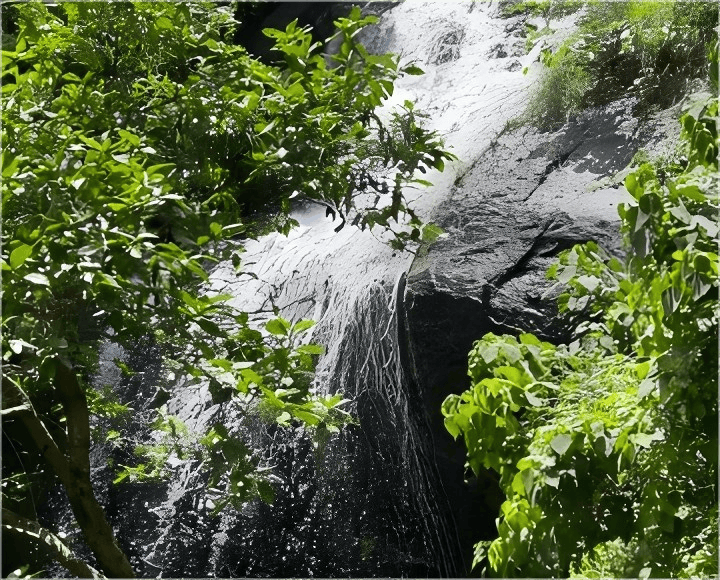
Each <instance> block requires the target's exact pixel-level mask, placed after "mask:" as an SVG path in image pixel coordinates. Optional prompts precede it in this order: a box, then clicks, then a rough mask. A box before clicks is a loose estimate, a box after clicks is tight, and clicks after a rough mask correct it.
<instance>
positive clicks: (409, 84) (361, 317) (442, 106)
mask: <svg viewBox="0 0 720 580" xmlns="http://www.w3.org/2000/svg"><path fill="white" fill-rule="evenodd" d="M495 9H496V7H495V6H493V5H492V3H487V2H475V1H474V0H457V1H453V2H438V1H437V0H406V1H405V2H404V3H402V4H399V5H397V6H395V7H393V8H392V9H390V10H388V11H386V12H384V13H383V15H382V21H381V23H380V24H379V25H378V26H377V27H375V28H374V29H373V30H370V31H369V32H366V33H365V40H364V41H365V43H366V45H367V47H368V48H369V49H370V50H371V51H374V52H394V53H396V54H399V55H400V56H401V62H402V63H403V64H406V63H408V62H414V63H416V64H417V65H419V66H420V67H421V68H423V69H424V70H425V73H426V74H425V75H423V76H419V77H408V78H405V79H402V80H401V81H399V82H398V85H397V88H396V91H395V94H394V95H393V97H392V99H391V101H392V102H391V103H389V104H388V106H392V103H393V102H394V103H402V102H403V100H404V99H406V98H409V99H412V100H415V101H416V102H417V110H418V111H421V112H424V113H426V114H427V115H428V118H427V121H426V123H425V125H426V126H427V127H428V128H430V129H434V130H436V131H438V132H439V133H440V134H441V135H443V136H444V138H445V139H446V144H447V145H449V146H450V147H451V150H452V151H453V152H454V153H455V154H456V155H458V157H459V159H460V161H459V162H458V163H456V164H454V166H452V167H449V168H448V169H447V170H446V172H445V173H444V174H435V175H431V176H429V179H430V180H431V181H433V182H434V183H435V186H434V187H432V188H428V189H424V190H422V191H417V192H416V194H414V195H415V201H414V204H413V207H414V208H415V209H416V211H417V212H418V213H419V214H420V215H421V216H422V217H424V218H426V219H432V213H433V208H434V207H436V206H437V205H438V204H442V203H444V201H445V198H446V196H447V194H448V192H449V190H450V187H451V184H452V182H453V181H454V179H455V177H456V176H457V175H458V173H459V172H460V171H461V170H463V169H464V168H466V167H468V166H469V165H470V164H471V163H472V162H473V161H474V160H475V159H476V158H477V157H478V156H479V155H481V153H482V151H483V150H484V149H485V148H486V147H488V145H489V144H490V141H491V139H492V138H493V137H494V136H495V135H497V134H498V133H500V132H501V131H502V130H503V127H504V126H505V123H506V122H507V121H508V120H509V119H510V118H512V117H513V116H514V115H516V114H517V113H518V112H519V111H520V107H521V103H522V102H523V100H524V90H525V88H526V87H527V86H528V84H529V80H528V77H527V76H524V75H522V74H520V72H519V69H521V68H522V67H523V66H524V65H525V62H524V59H526V58H531V57H525V56H513V53H514V52H515V53H519V52H522V51H515V49H514V48H512V47H511V44H512V42H513V41H514V40H517V39H513V38H512V37H511V36H510V32H509V31H508V30H509V29H507V28H506V27H507V26H508V20H500V19H499V18H496V17H495V16H494V15H493V13H494V11H495ZM508 55H510V56H508ZM409 197H412V196H409ZM324 213H325V212H324V208H322V209H321V208H318V207H315V206H312V205H310V206H305V207H302V208H298V209H297V210H296V213H295V217H296V219H298V221H299V223H300V225H299V226H298V227H297V228H296V229H294V230H293V231H292V232H290V234H289V235H288V236H282V235H280V234H271V235H268V236H265V237H263V238H261V239H259V240H256V241H252V242H249V243H248V244H247V245H246V252H245V254H243V261H244V273H241V274H240V275H238V274H236V273H235V270H234V268H233V267H232V266H231V265H229V264H223V265H220V266H219V267H218V268H217V269H216V270H215V272H214V273H213V275H212V287H213V289H214V290H217V291H222V292H229V293H231V294H232V295H233V296H234V299H233V300H234V301H235V302H236V303H237V305H238V306H240V308H241V309H242V310H245V311H250V312H256V313H257V314H258V315H259V316H262V315H263V313H264V312H270V311H271V310H272V308H273V306H276V307H278V308H279V309H280V312H281V314H282V316H283V317H285V318H287V319H289V320H297V319H300V318H312V319H314V320H317V321H318V325H317V326H316V327H315V329H314V335H313V337H312V339H313V341H314V342H317V343H320V344H323V345H325V346H326V348H327V352H326V354H325V355H324V356H322V357H321V358H320V361H319V364H318V367H317V373H316V385H317V388H318V389H319V390H321V391H323V392H343V393H344V394H345V395H346V397H348V398H350V399H352V403H351V408H350V410H351V411H352V413H353V416H354V417H355V418H356V423H357V424H355V425H350V426H349V427H347V428H346V429H345V430H344V431H343V432H342V433H340V434H339V435H336V436H333V437H331V438H330V439H329V440H327V441H324V442H321V443H320V444H317V442H315V443H314V442H313V441H312V438H310V437H308V436H306V435H305V434H304V433H303V432H302V430H301V429H300V428H297V429H291V428H288V429H283V428H278V427H277V426H273V425H272V424H270V423H268V422H263V421H262V420H261V419H259V418H255V419H245V420H244V422H243V424H242V425H241V426H240V427H239V429H240V430H241V431H242V432H243V433H244V434H245V435H246V436H247V437H248V438H249V439H250V440H251V441H252V443H253V447H254V448H256V449H263V454H264V458H265V460H266V462H267V463H268V464H271V465H273V467H274V469H273V473H274V476H275V477H276V481H277V485H276V488H277V489H276V491H277V495H276V499H275V501H274V502H273V504H272V505H268V504H264V503H261V502H259V501H257V502H251V503H249V504H247V505H246V506H245V507H244V508H243V509H242V510H240V511H238V512H233V511H232V510H226V512H224V513H223V514H222V515H221V516H219V517H216V518H211V517H210V516H209V515H208V514H209V511H210V510H209V508H208V506H207V505H206V504H205V503H203V502H204V500H203V499H202V498H203V485H202V481H201V479H200V478H199V476H198V475H197V474H196V473H194V472H193V469H192V466H191V465H190V464H185V465H178V468H177V472H176V474H175V475H174V476H173V478H172V480H171V481H170V482H169V483H168V484H167V485H161V486H147V485H145V486H144V487H143V486H137V487H135V486H124V487H122V488H121V489H120V490H119V491H118V490H115V491H113V490H105V493H106V494H107V495H106V498H107V501H108V502H109V503H110V504H112V505H116V506H123V505H134V506H137V507H138V508H140V511H141V512H142V513H143V514H144V515H143V516H142V517H140V516H138V514H133V515H132V516H128V515H123V514H122V513H120V512H118V513H116V514H112V513H111V517H112V518H113V519H114V521H115V523H116V525H117V528H118V536H119V540H120V541H121V543H122V544H123V546H124V547H125V549H126V550H127V551H128V552H129V553H130V554H131V558H132V561H133V564H134V565H135V566H136V569H137V570H138V572H139V574H141V575H143V576H158V575H160V576H166V577H168V576H188V575H190V576H197V577H202V576H226V577H233V576H235V577H237V576H275V577H282V576H335V577H337V576H396V577H399V576H461V575H465V574H466V573H467V572H468V557H469V556H470V555H471V553H470V549H471V548H470V547H471V545H472V540H473V539H476V538H469V537H468V538H461V537H459V534H458V530H457V526H456V522H455V519H454V516H453V510H454V509H455V510H456V507H453V506H452V505H451V502H450V501H449V499H448V497H447V494H446V492H445V491H444V487H443V474H440V473H438V469H437V466H436V461H435V458H434V446H433V440H432V434H431V430H430V428H429V422H428V414H430V413H439V412H440V411H439V409H436V408H431V409H429V408H427V407H426V400H425V397H424V394H423V393H422V392H420V391H419V389H418V387H417V382H416V380H415V378H414V376H413V373H414V371H413V364H412V361H411V360H410V357H409V356H408V354H407V352H406V349H407V338H406V336H405V317H404V316H403V309H404V305H403V303H404V280H405V277H404V274H405V272H407V271H408V270H409V268H410V265H411V263H412V260H413V254H411V253H401V252H396V251H394V250H392V249H390V247H389V246H388V245H386V244H385V243H383V242H382V240H379V239H377V238H376V237H375V235H373V233H371V232H368V231H359V230H358V229H356V228H353V227H351V226H346V227H345V228H343V229H342V230H340V231H339V232H335V231H334V230H335V226H336V224H334V223H333V222H332V221H331V220H330V218H326V217H325V216H324ZM138 387H139V385H135V388H138ZM140 388H141V387H140ZM195 389H196V390H195V391H192V392H189V391H188V390H187V389H182V388H181V389H178V390H177V391H175V392H174V393H172V394H171V396H170V399H169V400H168V402H167V406H168V410H169V412H171V413H175V414H178V415H179V416H180V417H181V418H182V419H183V420H185V421H186V423H187V424H188V426H189V427H190V428H193V427H198V426H200V425H204V424H208V422H210V421H211V420H217V417H216V416H215V415H214V414H215V413H216V412H217V410H216V409H214V408H213V407H212V406H211V404H210V401H209V396H208V394H207V392H206V390H205V389H203V388H202V387H196V388H195ZM110 511H111V512H112V509H110Z"/></svg>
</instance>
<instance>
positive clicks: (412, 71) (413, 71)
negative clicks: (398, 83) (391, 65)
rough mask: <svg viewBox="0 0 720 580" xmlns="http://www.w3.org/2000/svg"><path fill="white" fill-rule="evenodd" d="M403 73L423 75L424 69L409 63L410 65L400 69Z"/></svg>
mask: <svg viewBox="0 0 720 580" xmlns="http://www.w3.org/2000/svg"><path fill="white" fill-rule="evenodd" d="M400 70H401V71H402V72H404V73H405V74H409V75H413V76H419V75H424V74H425V71H424V70H423V69H421V68H420V67H418V66H415V65H414V64H411V65H410V66H406V67H405V68H402V69H400Z"/></svg>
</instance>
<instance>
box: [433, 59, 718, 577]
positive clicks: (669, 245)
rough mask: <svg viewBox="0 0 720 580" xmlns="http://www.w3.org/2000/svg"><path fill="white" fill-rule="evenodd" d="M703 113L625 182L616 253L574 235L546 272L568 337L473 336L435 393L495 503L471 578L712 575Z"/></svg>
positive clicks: (713, 485) (711, 358) (709, 185)
mask: <svg viewBox="0 0 720 580" xmlns="http://www.w3.org/2000/svg"><path fill="white" fill-rule="evenodd" d="M711 60H712V62H713V67H715V70H717V69H716V67H717V47H716V48H715V49H714V51H713V55H712V59H711ZM713 79H714V82H715V88H716V89H717V76H714V77H713ZM717 119H718V102H717V99H715V98H711V99H709V100H708V101H707V102H706V103H705V106H704V107H701V108H700V107H699V108H698V109H697V110H693V111H690V112H687V113H686V114H685V115H684V116H683V117H682V119H681V123H682V126H683V132H682V146H681V151H680V153H679V154H678V157H677V159H676V161H675V162H674V163H669V164H665V163H663V164H658V165H656V166H653V165H651V164H644V165H642V166H640V167H639V168H637V169H636V170H635V171H634V172H632V173H630V175H629V176H628V177H627V179H626V181H625V186H626V188H627V190H628V192H629V193H630V195H632V197H633V198H634V201H633V202H632V203H628V204H622V205H621V206H620V208H619V213H620V217H621V223H622V232H623V235H624V239H625V245H626V248H627V251H628V254H627V257H626V258H625V259H624V260H619V259H617V258H614V257H612V256H610V255H608V254H607V253H606V252H605V251H604V250H602V248H600V247H598V246H597V244H595V243H592V242H590V243H587V244H585V245H581V246H575V247H574V248H572V249H571V250H568V251H565V252H563V253H562V254H561V255H560V258H559V262H558V263H557V264H556V265H555V266H553V267H552V268H551V270H550V271H549V275H550V276H551V277H553V278H555V279H556V280H557V281H558V283H560V284H563V285H565V292H564V293H563V294H561V295H560V297H559V306H560V310H561V311H563V312H565V313H566V314H567V315H568V316H570V317H571V319H572V318H576V321H582V322H580V323H579V325H578V327H577V331H576V333H577V336H578V338H577V340H575V341H574V342H572V343H571V344H569V345H559V346H555V345H552V344H550V343H546V342H541V341H539V340H538V339H537V338H536V337H534V336H532V335H528V334H525V335H521V336H520V337H519V338H515V337H512V336H502V337H499V336H495V335H493V334H489V335H486V336H485V337H483V339H482V340H480V341H477V342H476V343H475V346H474V348H473V350H472V351H471V353H470V359H469V362H470V364H469V375H470V377H471V380H472V385H473V386H472V387H471V389H470V390H468V391H466V392H465V393H463V394H462V395H459V396H458V395H451V396H450V397H448V398H447V399H446V401H445V402H444V404H443V414H444V415H445V425H446V427H447V429H448V431H449V432H450V433H451V434H452V435H453V436H454V437H459V436H462V438H463V440H464V442H465V445H466V447H467V453H468V465H469V467H470V468H471V469H472V470H473V471H474V472H475V473H476V474H477V473H480V472H481V471H482V470H484V469H492V470H494V471H496V472H497V473H498V474H499V475H500V485H501V487H502V489H503V491H504V493H505V495H506V498H507V499H506V501H505V502H504V503H503V504H502V507H501V513H500V518H499V520H498V538H497V539H495V540H493V541H488V542H481V543H479V544H477V546H476V553H475V563H476V565H480V566H481V567H482V568H483V569H484V570H485V571H486V572H487V573H488V574H493V575H498V576H566V575H568V574H576V575H578V576H580V577H600V576H615V577H630V576H633V577H635V576H639V577H647V576H653V577H669V576H681V577H690V576H710V575H713V574H715V573H716V572H717V566H718V535H717V534H718V530H717V501H718V496H717V459H718V456H717V449H718V433H717V412H718V407H717V388H718V385H717V378H718V377H717V360H718V350H717V349H718V344H717V333H718V323H719V321H720V307H719V306H718V287H719V286H720V281H719V279H718V256H717V253H716V252H717V235H718V232H719V231H720V225H719V224H718V201H719V199H718V191H717V171H718V143H719V141H718V133H717Z"/></svg>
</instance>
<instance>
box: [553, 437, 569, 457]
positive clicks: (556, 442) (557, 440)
mask: <svg viewBox="0 0 720 580" xmlns="http://www.w3.org/2000/svg"><path fill="white" fill-rule="evenodd" d="M571 443H572V437H571V436H570V435H568V434H567V433H559V434H558V435H555V437H553V438H552V441H550V447H552V448H553V451H555V453H557V454H558V455H560V456H563V455H565V453H566V452H567V450H568V449H569V448H570V444H571Z"/></svg>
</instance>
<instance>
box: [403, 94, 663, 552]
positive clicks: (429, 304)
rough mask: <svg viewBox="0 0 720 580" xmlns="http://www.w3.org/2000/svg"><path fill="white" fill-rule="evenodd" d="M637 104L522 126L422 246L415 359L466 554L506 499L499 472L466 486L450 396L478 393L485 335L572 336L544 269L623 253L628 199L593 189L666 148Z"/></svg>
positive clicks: (412, 328) (462, 183)
mask: <svg viewBox="0 0 720 580" xmlns="http://www.w3.org/2000/svg"><path fill="white" fill-rule="evenodd" d="M632 106H633V101H631V100H626V101H623V102H618V103H614V104H612V105H610V106H608V107H606V108H604V109H597V110H593V111H589V112H587V113H586V114H584V115H583V116H581V118H579V119H578V120H577V121H576V122H574V123H572V124H569V125H566V126H565V127H563V129H561V130H560V131H558V132H556V133H540V132H538V131H535V130H533V129H528V128H524V129H520V130H517V131H510V132H506V133H505V134H504V135H502V136H500V137H499V138H498V139H496V140H495V141H494V142H493V143H492V144H491V145H490V146H489V147H488V148H487V149H486V150H485V151H484V152H483V153H482V154H481V155H480V156H479V157H478V158H477V160H476V162H475V164H474V165H472V166H471V168H470V169H469V170H468V171H467V172H466V173H465V175H463V176H462V177H461V178H460V179H458V180H457V181H456V184H455V188H454V191H453V192H452V195H451V196H450V198H449V200H448V201H447V202H446V203H445V204H443V205H442V206H441V207H440V208H439V210H438V211H437V215H435V216H434V217H433V221H435V222H436V223H438V224H439V225H440V226H441V227H442V228H443V229H444V230H445V232H446V233H447V234H448V235H447V237H446V238H445V239H441V240H439V241H438V242H436V243H435V244H433V245H432V246H430V247H429V248H421V250H420V251H419V252H418V255H417V257H416V258H415V260H414V262H413V265H412V268H411V270H410V272H409V274H408V278H407V288H406V296H405V303H406V326H407V337H408V342H409V358H410V359H411V361H412V363H411V365H412V367H413V369H414V372H415V380H416V382H417V383H418V388H419V391H420V394H421V396H422V397H423V401H424V404H425V408H426V410H427V413H428V420H429V424H430V430H431V433H432V438H433V444H434V449H435V460H436V461H437V464H438V469H439V472H440V474H441V478H442V481H443V484H444V486H445V489H446V491H447V493H448V498H449V501H450V503H451V506H452V507H451V509H452V511H453V515H454V517H455V521H456V525H457V529H458V534H459V536H460V537H461V538H463V539H464V544H467V545H465V546H464V548H463V549H464V550H465V554H467V555H468V556H469V555H470V554H471V553H472V546H471V544H472V543H474V542H477V541H479V540H482V539H491V538H493V537H494V536H495V533H496V532H495V527H494V517H496V515H497V513H498V507H499V503H498V502H499V501H500V498H501V494H499V489H498V486H497V484H496V483H495V482H494V480H493V477H492V474H490V473H485V474H482V477H481V480H482V481H481V482H478V481H475V482H473V485H470V484H463V483H462V475H463V464H464V461H465V449H464V446H463V445H462V443H460V442H457V443H456V442H454V441H453V440H452V438H451V436H450V435H449V434H448V433H447V432H446V430H445V428H444V425H443V418H442V416H441V415H440V413H438V410H439V409H440V407H441V404H442V402H443V400H444V399H445V397H446V396H447V395H448V394H450V393H460V392H462V391H464V390H465V389H467V388H468V387H469V379H468V377H467V355H468V352H469V350H470V348H471V347H472V344H473V342H474V341H475V340H477V339H479V338H481V337H482V336H483V335H484V334H485V333H487V332H493V333H496V334H502V333H508V334H514V335H517V334H519V333H522V332H532V333H535V334H536V335H538V336H539V337H541V338H542V339H545V340H550V341H552V342H556V343H557V342H567V341H568V340H569V339H570V337H571V330H572V329H571V328H570V327H569V326H568V324H567V323H566V322H565V321H563V319H562V318H560V317H559V316H558V313H557V308H556V306H555V297H556V295H557V291H555V292H548V291H549V290H550V287H551V285H552V284H551V282H550V281H548V280H547V279H546V277H545V272H546V270H547V268H548V267H549V266H550V265H551V263H552V262H553V260H554V259H555V257H556V256H557V254H558V253H559V252H560V251H562V250H565V249H568V248H570V247H572V246H573V245H574V244H580V243H584V242H586V241H589V240H594V241H596V242H598V243H599V244H601V245H602V246H604V247H605V248H607V249H608V250H610V251H611V252H613V253H616V254H619V253H620V252H621V250H620V235H619V231H618V230H619V227H618V226H619V219H618V218H617V217H616V216H617V214H616V211H615V208H616V206H617V203H618V202H619V201H622V200H623V199H625V198H623V193H622V191H621V190H620V189H619V188H618V186H617V184H613V183H609V184H606V186H605V187H604V188H603V187H599V188H597V189H596V190H595V191H589V188H588V185H589V184H591V183H592V182H594V181H597V180H599V179H601V178H603V177H605V178H606V180H607V179H608V176H612V175H613V174H614V173H615V172H617V171H619V170H620V169H622V168H623V167H625V165H627V163H628V162H629V161H630V159H631V157H632V155H633V154H634V153H635V151H636V150H637V148H638V147H639V146H641V145H644V143H645V142H646V140H647V141H654V140H655V141H657V140H659V139H658V134H653V135H650V133H653V131H638V121H637V120H635V119H633V118H632V116H631V114H630V111H631V110H632ZM646 124H647V125H648V126H650V127H652V126H655V125H654V124H653V122H648V123H646ZM655 124H656V125H658V126H661V125H662V123H656V122H655ZM664 129H665V128H663V130H664ZM638 135H642V136H643V139H640V138H638ZM663 135H666V133H663ZM628 197H629V196H628ZM473 488H474V489H473ZM488 514H494V515H491V516H488ZM483 522H485V523H484V524H483Z"/></svg>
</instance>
